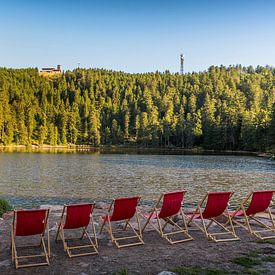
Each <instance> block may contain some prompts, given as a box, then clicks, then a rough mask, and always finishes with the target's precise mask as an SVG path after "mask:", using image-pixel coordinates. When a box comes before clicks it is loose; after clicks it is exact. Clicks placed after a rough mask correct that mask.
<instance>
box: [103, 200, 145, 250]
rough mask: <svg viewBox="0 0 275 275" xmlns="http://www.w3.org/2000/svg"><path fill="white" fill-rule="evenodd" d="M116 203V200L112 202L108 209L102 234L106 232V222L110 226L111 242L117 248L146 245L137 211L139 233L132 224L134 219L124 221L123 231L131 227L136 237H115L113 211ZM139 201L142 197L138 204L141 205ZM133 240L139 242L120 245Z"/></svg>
mask: <svg viewBox="0 0 275 275" xmlns="http://www.w3.org/2000/svg"><path fill="white" fill-rule="evenodd" d="M115 201H116V199H113V200H112V202H111V204H110V206H109V208H108V212H107V215H106V216H105V217H104V218H103V223H102V226H101V228H100V233H102V231H103V230H104V227H105V225H106V222H107V224H108V228H107V232H108V233H109V235H110V238H111V241H112V242H113V243H114V244H115V245H116V247H117V248H124V247H130V246H137V245H142V244H144V241H143V239H142V233H141V226H140V220H139V215H138V211H137V210H136V212H135V214H134V216H135V217H136V221H137V224H138V232H137V231H136V230H135V228H134V227H133V226H132V224H131V223H130V220H131V219H132V218H131V219H128V220H124V221H125V226H124V228H123V230H124V231H125V230H126V229H127V227H128V226H129V228H130V229H131V230H132V232H133V233H134V235H131V236H124V237H116V236H115V232H114V230H113V228H112V221H111V216H112V209H113V206H114V204H115ZM139 201H140V197H138V201H137V204H138V203H139ZM114 222H115V221H114ZM132 239H137V241H136V242H133V243H127V244H120V243H119V242H120V241H123V240H132Z"/></svg>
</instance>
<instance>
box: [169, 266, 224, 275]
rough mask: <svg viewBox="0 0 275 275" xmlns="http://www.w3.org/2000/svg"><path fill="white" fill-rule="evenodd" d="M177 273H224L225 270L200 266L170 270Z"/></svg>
mask: <svg viewBox="0 0 275 275" xmlns="http://www.w3.org/2000/svg"><path fill="white" fill-rule="evenodd" d="M172 271H173V272H175V273H176V274H178V275H226V274H229V273H228V272H227V271H225V270H222V269H214V268H202V267H177V268H175V269H173V270H172Z"/></svg>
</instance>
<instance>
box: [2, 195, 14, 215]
mask: <svg viewBox="0 0 275 275" xmlns="http://www.w3.org/2000/svg"><path fill="white" fill-rule="evenodd" d="M11 210H12V207H11V205H10V204H9V202H8V201H6V200H4V199H0V217H2V216H3V214H4V213H6V212H8V211H11Z"/></svg>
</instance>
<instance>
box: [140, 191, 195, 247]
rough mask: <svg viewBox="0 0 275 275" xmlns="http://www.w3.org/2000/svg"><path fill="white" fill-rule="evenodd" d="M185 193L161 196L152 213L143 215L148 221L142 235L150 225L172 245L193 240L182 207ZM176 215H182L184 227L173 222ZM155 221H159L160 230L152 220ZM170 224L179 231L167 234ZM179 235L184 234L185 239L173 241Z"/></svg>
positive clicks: (179, 192)
mask: <svg viewBox="0 0 275 275" xmlns="http://www.w3.org/2000/svg"><path fill="white" fill-rule="evenodd" d="M185 192H186V191H178V192H171V193H166V194H161V196H160V197H159V199H158V201H157V203H156V206H155V207H154V208H153V209H152V211H151V213H150V214H145V215H143V217H144V218H146V219H147V220H146V223H145V224H144V226H143V228H142V233H143V232H144V230H145V228H146V226H147V225H148V224H150V225H151V226H152V227H153V228H154V229H155V230H156V231H157V232H158V233H159V234H160V236H161V237H162V238H164V239H166V240H167V241H168V242H169V243H170V244H175V243H182V242H186V241H191V240H193V238H192V237H191V236H190V235H189V234H188V228H187V224H186V220H185V216H184V214H183V211H182V207H181V206H182V200H183V196H184V194H185ZM161 203H162V206H161ZM176 215H180V217H181V220H182V223H183V226H179V225H178V224H177V223H175V222H174V221H173V217H175V216H176ZM153 219H157V222H158V228H157V227H156V226H155V225H154V224H152V223H151V220H153ZM168 224H170V225H173V229H177V231H172V232H168V233H165V232H164V231H165V227H166V226H167V225H168ZM178 234H182V235H183V236H184V238H181V239H179V240H174V241H173V240H172V237H173V236H175V235H178Z"/></svg>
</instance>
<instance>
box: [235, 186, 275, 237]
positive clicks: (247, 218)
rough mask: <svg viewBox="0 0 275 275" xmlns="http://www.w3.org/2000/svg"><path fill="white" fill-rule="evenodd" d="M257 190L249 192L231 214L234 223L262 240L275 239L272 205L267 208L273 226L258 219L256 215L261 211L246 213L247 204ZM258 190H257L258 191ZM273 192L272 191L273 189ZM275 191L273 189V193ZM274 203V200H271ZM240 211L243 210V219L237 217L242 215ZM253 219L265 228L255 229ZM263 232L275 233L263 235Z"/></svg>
mask: <svg viewBox="0 0 275 275" xmlns="http://www.w3.org/2000/svg"><path fill="white" fill-rule="evenodd" d="M254 192H255V191H252V192H250V193H249V194H248V196H247V197H246V198H245V199H244V200H243V202H242V203H241V205H240V206H239V208H238V209H237V210H236V211H235V212H233V213H232V214H231V217H232V221H233V223H235V224H237V225H238V226H240V227H242V228H244V229H246V230H247V231H248V232H249V233H250V234H251V235H252V236H255V237H256V238H258V239H260V240H267V239H274V238H275V219H274V217H273V214H272V213H271V209H270V206H268V208H267V209H266V211H267V214H268V216H269V220H270V222H271V224H272V227H273V228H272V227H270V226H268V225H267V224H264V223H263V222H261V221H260V220H259V219H257V218H256V217H255V216H256V215H257V214H259V213H260V212H259V213H256V214H254V215H247V214H246V210H247V209H246V207H245V205H246V204H247V202H248V201H249V200H250V199H251V198H252V196H253V194H254ZM256 192H257V191H256ZM271 192H272V191H271ZM274 193H275V191H273V194H274ZM271 203H272V202H271ZM239 211H242V217H243V221H237V220H236V218H238V217H240V216H239V215H237V214H238V212H239ZM251 221H254V222H256V224H258V225H259V226H261V227H262V228H263V229H262V230H254V229H253V225H252V224H251ZM262 233H274V234H273V235H269V236H263V235H262Z"/></svg>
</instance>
